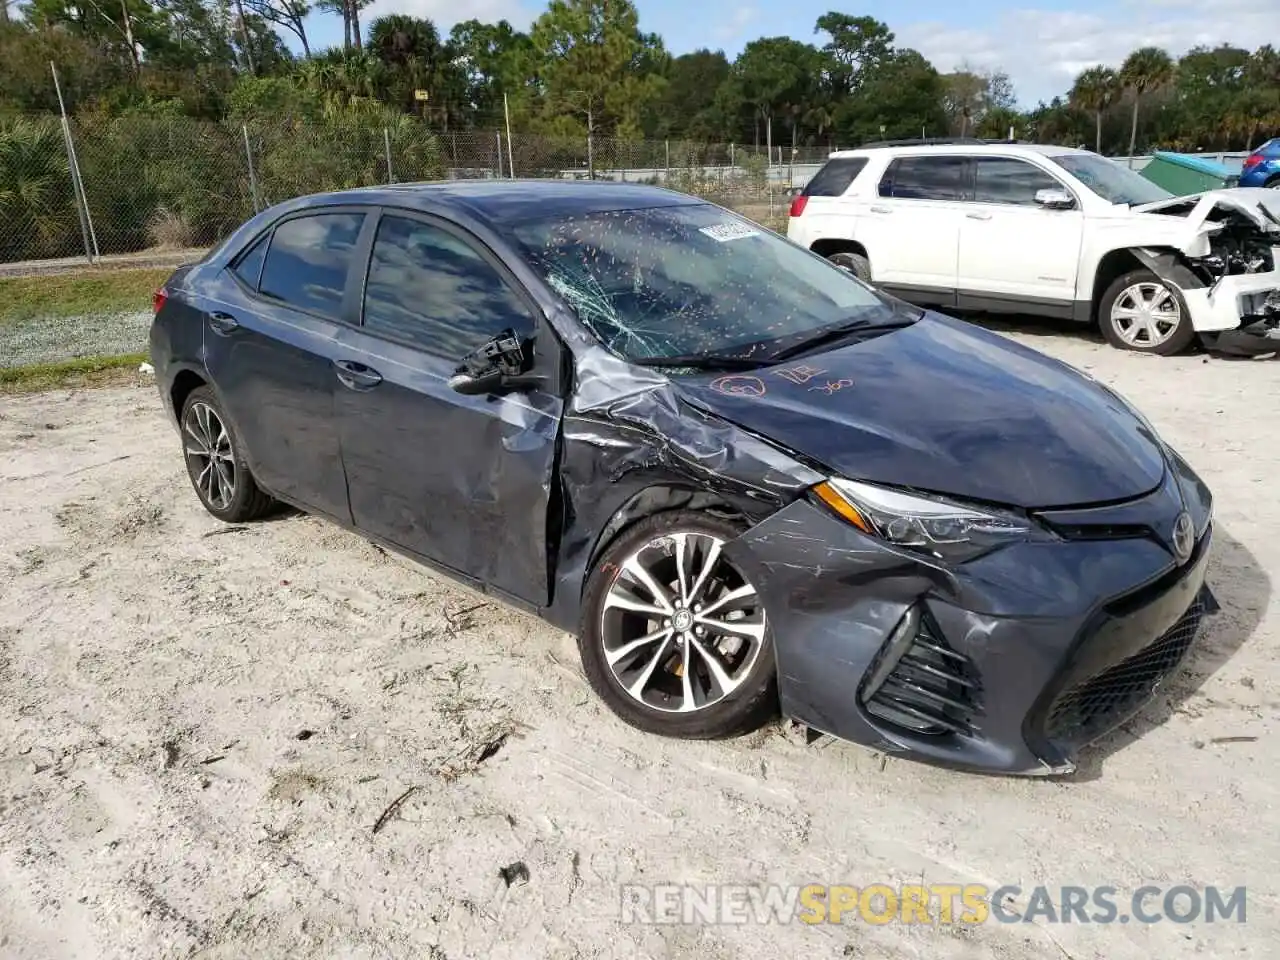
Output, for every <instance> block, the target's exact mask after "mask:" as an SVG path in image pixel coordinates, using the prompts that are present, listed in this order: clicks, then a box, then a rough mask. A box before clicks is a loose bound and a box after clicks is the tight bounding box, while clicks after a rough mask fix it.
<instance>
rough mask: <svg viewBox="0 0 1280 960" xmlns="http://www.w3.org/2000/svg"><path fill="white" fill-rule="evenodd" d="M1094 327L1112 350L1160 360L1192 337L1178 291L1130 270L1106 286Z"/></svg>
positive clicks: (1142, 271) (1147, 274)
mask: <svg viewBox="0 0 1280 960" xmlns="http://www.w3.org/2000/svg"><path fill="white" fill-rule="evenodd" d="M1098 325H1099V326H1100V327H1101V328H1102V335H1103V336H1104V337H1105V338H1106V340H1107V342H1108V343H1109V344H1111V345H1112V346H1113V347H1118V348H1119V349H1121V350H1134V351H1137V352H1138V353H1153V354H1157V355H1159V356H1162V357H1170V356H1173V355H1174V354H1176V353H1181V352H1182V351H1183V350H1185V349H1187V347H1189V346H1190V345H1191V342H1192V341H1193V340H1194V339H1195V336H1196V331H1195V328H1194V327H1193V326H1192V325H1191V316H1190V314H1189V313H1188V311H1187V303H1186V301H1185V300H1183V299H1182V292H1181V291H1180V290H1179V289H1178V288H1177V287H1175V286H1173V285H1172V284H1171V283H1168V282H1167V281H1165V280H1162V279H1160V278H1159V277H1158V276H1156V275H1155V274H1154V273H1152V272H1151V271H1150V270H1146V269H1140V270H1131V271H1129V272H1128V273H1126V274H1125V275H1124V276H1122V277H1117V278H1116V279H1115V280H1114V281H1113V282H1112V284H1111V285H1110V286H1109V287H1107V289H1106V292H1105V293H1103V295H1102V299H1101V300H1100V301H1099V302H1098Z"/></svg>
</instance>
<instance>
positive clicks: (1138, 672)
mask: <svg viewBox="0 0 1280 960" xmlns="http://www.w3.org/2000/svg"><path fill="white" fill-rule="evenodd" d="M1204 613H1205V605H1204V601H1203V600H1202V599H1201V598H1199V597H1197V598H1196V600H1195V601H1194V602H1193V603H1192V604H1191V606H1190V607H1189V608H1187V612H1186V613H1184V614H1183V615H1182V617H1181V619H1179V620H1178V622H1177V623H1175V624H1174V625H1173V626H1172V627H1170V628H1169V630H1167V631H1166V632H1165V633H1164V635H1163V636H1161V637H1160V638H1159V639H1157V640H1156V641H1155V642H1154V643H1152V644H1151V645H1150V646H1148V647H1146V648H1144V649H1143V650H1141V651H1139V652H1138V653H1135V654H1134V655H1133V656H1131V657H1129V658H1128V659H1126V660H1121V661H1120V662H1119V663H1117V664H1116V665H1115V666H1112V667H1108V668H1107V669H1106V670H1103V671H1102V672H1101V673H1098V674H1095V675H1094V676H1092V677H1089V678H1088V679H1086V680H1082V681H1080V682H1079V683H1077V684H1075V685H1073V686H1071V687H1068V688H1067V689H1066V690H1064V691H1063V692H1062V693H1060V694H1059V695H1058V696H1057V698H1056V699H1055V700H1054V701H1053V704H1052V705H1051V706H1050V707H1049V715H1048V720H1047V721H1046V723H1045V733H1046V734H1047V735H1048V737H1049V739H1051V740H1057V741H1059V742H1063V743H1072V744H1076V745H1080V744H1084V743H1088V742H1089V741H1090V740H1093V739H1095V738H1096V737H1098V736H1101V735H1102V734H1103V733H1106V732H1107V730H1109V729H1110V728H1111V727H1113V726H1114V725H1115V724H1117V723H1119V722H1121V721H1123V720H1124V719H1125V718H1127V717H1128V716H1129V715H1130V714H1131V713H1132V712H1133V711H1135V710H1136V709H1138V708H1139V707H1140V706H1141V705H1142V704H1143V703H1144V702H1145V701H1146V700H1147V699H1148V698H1149V697H1150V696H1151V694H1152V692H1153V691H1154V689H1155V686H1156V684H1157V683H1158V682H1159V681H1161V680H1163V679H1164V678H1165V677H1167V676H1169V674H1171V673H1172V672H1173V671H1174V670H1176V669H1177V667H1178V666H1179V665H1180V664H1181V663H1182V661H1183V659H1184V658H1185V657H1186V655H1187V651H1188V650H1190V649H1191V644H1192V641H1194V640H1195V637H1196V632H1197V631H1198V630H1199V629H1200V621H1201V619H1202V618H1203V617H1204Z"/></svg>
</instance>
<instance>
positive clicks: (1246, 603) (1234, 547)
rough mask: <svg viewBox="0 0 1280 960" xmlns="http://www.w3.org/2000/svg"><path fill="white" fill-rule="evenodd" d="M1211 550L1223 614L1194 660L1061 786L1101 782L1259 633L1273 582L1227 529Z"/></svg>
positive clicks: (1207, 625)
mask: <svg viewBox="0 0 1280 960" xmlns="http://www.w3.org/2000/svg"><path fill="white" fill-rule="evenodd" d="M1211 550H1212V554H1211V557H1210V562H1209V571H1208V575H1207V577H1206V579H1207V582H1208V584H1209V587H1210V589H1211V590H1212V591H1213V594H1214V596H1215V597H1216V598H1217V601H1218V604H1219V605H1220V607H1221V609H1220V610H1219V611H1218V612H1217V613H1215V614H1213V615H1211V616H1208V617H1206V618H1205V620H1204V622H1203V625H1202V626H1201V628H1200V633H1199V636H1197V637H1196V640H1195V643H1194V644H1193V646H1192V648H1191V653H1190V655H1189V656H1188V657H1187V659H1186V660H1185V661H1184V662H1183V664H1182V666H1181V667H1180V668H1179V669H1178V670H1177V671H1175V672H1174V674H1173V675H1172V676H1171V677H1170V678H1169V680H1168V682H1167V683H1166V684H1165V685H1164V686H1162V687H1161V692H1160V693H1159V694H1158V695H1157V697H1156V699H1155V700H1153V701H1151V702H1150V703H1148V704H1147V705H1146V706H1145V707H1144V708H1143V709H1142V710H1141V711H1139V712H1138V713H1137V714H1136V715H1135V716H1134V717H1133V718H1131V719H1130V720H1128V721H1126V722H1125V723H1124V724H1122V725H1121V726H1119V727H1118V728H1116V729H1115V730H1113V731H1112V732H1111V733H1109V734H1107V735H1106V736H1104V737H1103V738H1102V739H1100V740H1098V741H1096V742H1094V743H1093V744H1091V745H1090V746H1088V747H1085V748H1083V749H1082V750H1081V751H1080V755H1079V757H1078V758H1077V768H1076V772H1075V773H1074V774H1071V775H1069V776H1065V777H1062V778H1055V779H1057V780H1058V781H1059V782H1060V783H1079V782H1087V781H1089V780H1096V779H1098V778H1099V777H1101V776H1102V772H1103V767H1104V765H1105V764H1106V761H1107V760H1108V759H1109V758H1110V757H1111V756H1112V755H1113V754H1115V753H1117V752H1118V751H1120V750H1122V749H1124V748H1125V747H1127V746H1129V745H1130V744H1132V743H1134V742H1136V741H1138V740H1141V739H1142V738H1143V737H1145V736H1146V735H1147V734H1148V733H1150V732H1151V731H1152V730H1154V729H1155V728H1156V727H1159V726H1161V725H1163V724H1164V723H1166V722H1167V721H1168V720H1169V719H1170V718H1171V717H1173V716H1174V715H1175V714H1178V713H1185V712H1188V710H1189V709H1194V708H1193V707H1192V705H1191V704H1189V703H1188V701H1189V700H1190V699H1191V698H1192V697H1193V696H1194V695H1195V694H1196V693H1197V691H1199V689H1200V688H1201V687H1202V686H1203V685H1204V683H1205V681H1207V680H1208V679H1209V678H1210V677H1212V676H1213V675H1214V674H1215V673H1217V672H1218V671H1219V670H1220V669H1222V667H1223V666H1225V665H1226V663H1227V661H1228V660H1230V659H1231V658H1232V657H1233V656H1235V653H1236V651H1237V650H1239V649H1240V648H1241V647H1242V646H1244V644H1245V643H1246V642H1248V640H1249V638H1250V637H1252V636H1253V634H1254V633H1255V632H1256V631H1257V629H1258V626H1259V624H1261V622H1262V618H1263V617H1264V616H1265V614H1266V610H1267V605H1268V604H1269V603H1270V601H1271V578H1270V577H1269V576H1268V575H1267V572H1266V571H1265V570H1264V569H1263V568H1262V566H1261V565H1260V564H1259V563H1258V561H1257V559H1256V558H1255V557H1254V556H1253V554H1252V553H1251V552H1250V551H1249V549H1248V548H1247V547H1245V546H1244V544H1242V543H1240V541H1239V540H1236V539H1235V538H1234V537H1232V536H1231V534H1230V533H1229V532H1228V531H1227V530H1226V529H1224V528H1222V527H1217V528H1216V529H1215V530H1214V542H1213V545H1212V547H1211ZM1228 732H1229V731H1228Z"/></svg>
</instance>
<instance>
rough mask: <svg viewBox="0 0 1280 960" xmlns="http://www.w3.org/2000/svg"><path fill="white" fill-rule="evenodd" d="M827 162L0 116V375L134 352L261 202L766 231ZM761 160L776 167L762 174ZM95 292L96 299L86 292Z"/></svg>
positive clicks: (408, 129)
mask: <svg viewBox="0 0 1280 960" xmlns="http://www.w3.org/2000/svg"><path fill="white" fill-rule="evenodd" d="M826 153H827V151H826V150H820V151H809V152H807V153H803V154H802V153H795V154H792V153H791V151H790V150H787V151H785V154H784V151H783V150H782V149H781V148H775V149H774V150H773V156H772V157H770V156H768V154H767V153H766V151H765V150H764V149H763V148H762V149H754V148H752V147H745V146H741V145H732V144H725V145H708V144H698V143H686V142H680V141H657V142H654V141H625V140H612V139H605V138H595V137H590V138H567V137H564V138H557V137H541V136H532V135H516V136H514V137H512V138H508V137H507V136H506V135H505V133H503V132H500V131H465V132H463V131H459V132H452V131H439V130H432V129H430V128H428V127H427V126H425V125H424V124H423V123H422V122H421V121H420V120H419V119H417V118H414V117H408V116H406V117H403V118H401V119H400V120H399V121H398V122H396V123H394V124H392V125H389V126H386V125H380V124H379V125H374V124H370V123H366V122H361V121H360V120H358V119H351V118H343V119H335V120H332V121H321V122H307V123H302V122H297V123H293V122H285V121H257V122H252V123H245V124H232V123H225V124H215V123H208V122H202V121H197V120H193V119H191V118H187V117H181V116H174V117H163V118H155V117H145V118H135V117H117V118H110V119H93V118H78V119H75V120H69V121H63V120H62V119H61V118H59V117H48V116H40V117H17V118H15V119H7V120H3V119H0V285H4V284H8V285H9V286H10V287H11V288H12V287H13V285H14V284H19V285H20V286H19V287H17V288H14V289H17V290H18V292H17V293H14V289H9V290H7V291H6V292H4V293H3V294H0V371H3V370H4V369H11V368H16V367H24V366H28V365H32V364H44V363H56V362H61V361H67V360H74V359H77V358H86V357H101V356H112V355H118V354H129V353H142V352H145V344H146V330H147V325H148V324H149V321H150V313H149V310H148V309H147V308H148V306H149V303H148V299H147V298H148V297H149V294H150V291H151V289H153V287H154V283H155V280H156V277H157V276H161V275H162V274H163V272H165V271H166V270H168V269H172V267H173V266H174V265H176V264H178V263H181V262H183V261H187V260H191V259H194V258H196V257H198V256H199V255H201V254H202V253H203V252H204V251H205V250H207V249H208V248H209V247H210V246H212V245H213V244H215V243H217V242H218V241H219V240H220V239H222V238H223V237H225V236H226V235H227V234H228V233H230V232H231V231H232V230H233V229H234V228H235V227H236V226H238V225H239V224H240V223H242V222H243V221H244V220H246V219H247V218H249V217H250V216H252V215H253V213H254V212H255V211H258V210H261V209H264V208H265V207H268V206H270V205H271V204H273V203H277V202H279V201H282V200H286V199H289V198H291V197H295V196H299V195H302V194H308V193H318V192H324V191H330V190H339V189H345V188H351V187H360V186H370V185H375V184H382V183H406V182H419V181H427V180H442V179H445V180H449V179H470V178H493V177H497V178H503V177H511V176H515V177H522V178H525V177H537V178H559V179H612V180H621V181H627V182H635V183H650V184H661V185H666V186H669V187H671V188H673V189H676V190H682V191H685V192H688V193H691V194H696V195H698V196H702V197H705V198H707V199H709V200H712V201H714V202H716V203H719V204H721V205H723V206H726V207H730V208H732V209H736V210H738V211H739V212H741V213H743V214H744V215H746V216H748V217H750V218H752V219H754V220H757V221H759V222H761V223H763V224H765V225H766V226H769V227H771V228H773V229H782V228H783V226H784V224H785V212H786V204H787V202H788V201H787V198H786V190H787V188H788V187H790V186H791V185H793V184H799V183H802V182H804V181H805V180H807V179H808V177H809V176H812V174H813V172H814V171H815V170H816V169H817V167H818V166H819V165H820V164H821V162H822V160H823V158H824V157H825V154H826ZM771 159H772V161H773V162H772V163H770V160H771ZM95 291H96V292H95Z"/></svg>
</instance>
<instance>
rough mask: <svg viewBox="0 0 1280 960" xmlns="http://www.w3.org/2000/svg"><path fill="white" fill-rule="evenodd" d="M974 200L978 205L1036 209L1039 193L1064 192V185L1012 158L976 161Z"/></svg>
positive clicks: (992, 158)
mask: <svg viewBox="0 0 1280 960" xmlns="http://www.w3.org/2000/svg"><path fill="white" fill-rule="evenodd" d="M969 162H970V163H972V164H973V199H974V200H976V201H977V202H978V203H1012V204H1016V205H1018V206H1023V207H1034V206H1036V192H1037V191H1038V190H1063V189H1065V187H1063V185H1062V183H1061V182H1060V181H1058V180H1056V179H1055V178H1054V177H1051V176H1050V175H1049V174H1047V173H1045V172H1044V171H1043V170H1041V169H1040V168H1039V167H1036V166H1033V165H1032V164H1030V163H1027V162H1026V161H1025V160H1016V159H1014V158H1012V157H973V158H971V159H970V161H969Z"/></svg>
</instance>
